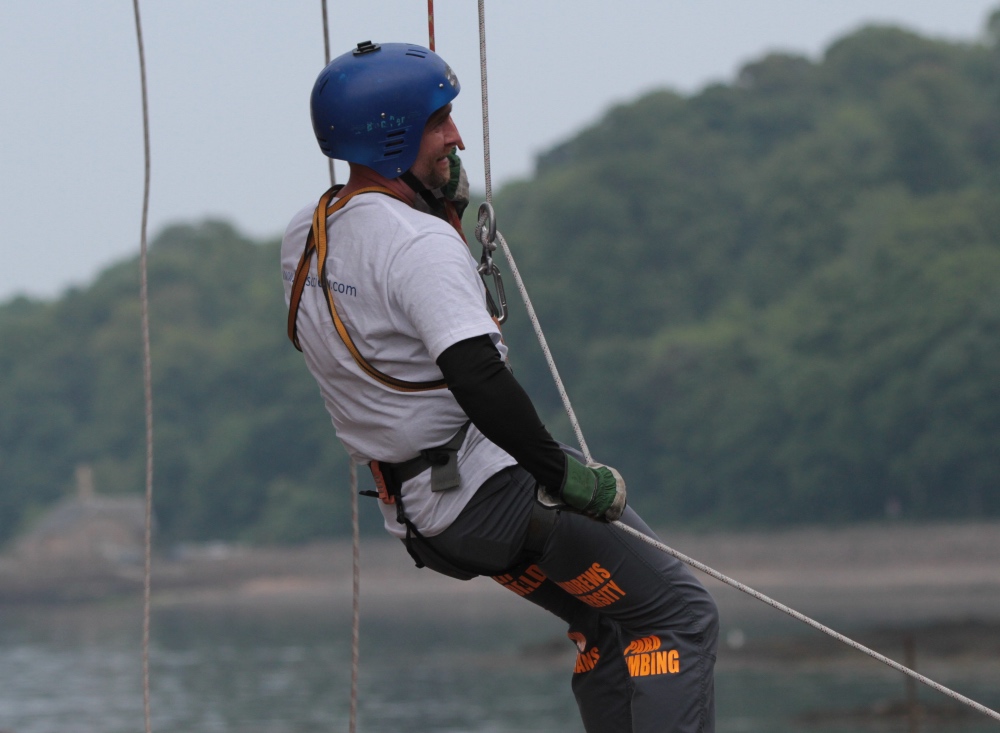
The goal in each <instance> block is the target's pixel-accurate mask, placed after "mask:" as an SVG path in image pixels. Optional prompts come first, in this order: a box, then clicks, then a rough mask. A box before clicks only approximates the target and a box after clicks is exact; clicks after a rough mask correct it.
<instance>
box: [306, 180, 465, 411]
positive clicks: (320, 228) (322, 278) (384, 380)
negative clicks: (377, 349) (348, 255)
mask: <svg viewBox="0 0 1000 733" xmlns="http://www.w3.org/2000/svg"><path fill="white" fill-rule="evenodd" d="M338 190H339V189H338V187H336V186H334V187H332V188H330V189H329V190H328V191H327V192H326V193H324V194H323V195H322V196H321V197H320V199H319V203H318V204H317V206H316V211H315V213H314V214H313V223H312V228H311V229H310V230H309V236H308V237H307V238H306V246H305V248H304V249H303V251H302V257H300V258H299V264H298V267H296V268H295V280H294V281H293V283H292V293H291V302H290V304H289V307H288V338H289V339H291V341H292V343H293V344H294V345H295V348H296V349H298V350H299V351H302V346H301V345H300V344H299V336H298V328H297V324H296V321H297V319H298V314H299V306H300V304H301V302H302V293H303V291H304V290H305V287H306V281H307V280H308V278H309V265H310V263H311V261H312V256H313V254H314V253H315V254H316V262H317V267H316V269H317V274H318V275H319V282H320V285H321V286H322V288H323V293H324V294H325V295H326V304H327V306H328V307H329V309H330V316H331V317H332V318H333V324H334V327H335V328H336V329H337V334H338V335H339V336H340V338H341V340H342V341H343V342H344V345H345V346H346V347H347V350H348V351H350V352H351V356H352V357H354V361H355V362H356V363H357V365H358V366H359V367H361V369H362V371H364V372H365V374H367V375H368V376H370V377H371V378H372V379H374V380H375V381H377V382H379V383H381V384H384V385H385V386H386V387H389V388H391V389H394V390H397V391H399V392H426V391H428V390H432V389H443V388H445V387H447V386H448V385H447V384H446V383H445V381H444V380H443V379H436V380H432V381H427V382H408V381H406V380H405V379H397V378H396V377H391V376H389V375H388V374H386V373H385V372H381V371H379V370H378V369H376V368H375V367H374V366H372V365H371V364H370V363H368V360H367V359H365V357H364V356H363V355H362V354H361V352H360V351H359V350H358V347H357V346H356V345H355V343H354V340H353V339H352V338H351V334H350V333H349V332H348V330H347V326H345V325H344V321H343V320H342V319H341V318H340V314H339V313H338V312H337V304H336V303H335V302H334V299H333V291H331V290H330V284H329V282H328V281H327V279H326V273H325V264H326V253H327V244H328V242H327V236H326V220H327V217H328V216H330V214H333V213H334V212H336V211H339V210H340V209H341V208H343V207H344V205H345V204H346V203H347V202H348V201H350V200H351V199H352V198H353V197H354V196H357V195H358V194H362V193H381V194H385V195H387V196H392V197H393V198H396V199H399V198H400V197H399V196H397V195H396V194H395V193H393V192H392V191H390V190H389V189H388V188H383V187H382V186H369V187H367V188H360V189H358V190H357V191H354V192H352V193H350V194H348V195H347V196H344V197H343V198H340V199H338V200H337V201H336V202H335V203H334V204H333V205H332V206H331V205H330V200H331V199H332V198H333V197H334V195H335V194H336V193H337V191H338ZM400 200H401V201H402V199H400Z"/></svg>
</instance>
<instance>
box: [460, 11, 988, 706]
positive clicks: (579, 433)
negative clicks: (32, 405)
mask: <svg viewBox="0 0 1000 733" xmlns="http://www.w3.org/2000/svg"><path fill="white" fill-rule="evenodd" d="M479 66H480V75H481V78H482V108H483V156H484V169H485V171H486V201H487V202H488V203H489V204H490V205H491V207H492V204H493V193H492V184H491V181H490V142H489V105H488V102H487V91H486V13H485V0H479ZM495 223H496V222H495V221H494V222H493V224H494V225H495ZM482 224H483V221H482V220H480V227H479V229H478V231H479V233H480V237H481V239H480V241H481V243H482V244H483V245H484V246H487V243H486V242H484V241H483V240H482V237H485V231H486V227H483V226H482ZM496 240H497V241H498V242H499V244H500V247H501V248H502V249H503V253H504V257H506V258H507V264H508V265H509V266H510V271H511V274H512V275H513V276H514V281H515V282H516V283H517V289H518V291H519V292H520V293H521V298H522V300H523V301H524V306H525V310H527V312H528V318H529V320H530V321H531V325H532V328H534V330H535V335H536V336H537V337H538V343H539V345H540V346H541V348H542V352H543V353H544V355H545V361H546V362H547V363H548V365H549V371H550V372H551V373H552V379H553V381H554V382H555V385H556V389H557V390H558V391H559V397H560V398H561V399H562V402H563V407H564V408H565V410H566V416H567V417H568V418H569V421H570V424H571V425H572V427H573V432H574V433H576V439H577V442H578V443H579V444H580V450H581V452H582V453H583V455H584V457H585V458H586V460H587V462H590V461H592V458H591V455H590V450H589V449H588V447H587V442H586V441H585V440H584V437H583V430H582V429H581V428H580V422H579V420H578V419H577V417H576V412H575V411H574V410H573V405H572V404H571V403H570V399H569V395H568V393H567V392H566V388H565V387H564V385H563V382H562V378H561V377H560V376H559V370H558V369H557V368H556V363H555V360H554V359H553V358H552V352H551V351H550V350H549V346H548V342H547V341H546V339H545V334H544V333H542V327H541V324H540V323H539V321H538V317H537V315H536V314H535V309H534V307H532V305H531V299H530V298H529V297H528V291H527V288H526V287H525V286H524V281H523V280H522V279H521V274H520V272H519V271H518V269H517V265H516V264H515V263H514V257H513V255H512V254H511V251H510V248H509V247H508V246H507V242H506V241H505V240H504V238H503V235H502V234H501V233H500V232H499V231H497V232H496ZM612 524H614V526H616V527H618V529H620V530H622V531H624V532H626V533H628V534H630V535H632V536H634V537H636V538H638V539H639V540H641V541H643V542H645V543H646V544H648V545H651V546H652V547H655V548H656V549H658V550H660V551H661V552H665V553H667V554H668V555H672V556H673V557H675V558H677V559H678V560H680V561H681V562H683V563H685V564H687V565H690V566H691V567H693V568H695V569H697V570H700V571H701V572H703V573H705V574H707V575H709V576H711V577H713V578H715V579H716V580H718V581H721V582H722V583H725V584H726V585H728V586H730V587H732V588H735V589H736V590H739V591H742V592H743V593H746V594H747V595H749V596H751V597H753V598H756V599H757V600H758V601H761V602H762V603H766V604H767V605H769V606H771V607H772V608H774V609H776V610H778V611H781V612H783V613H786V614H788V615H789V616H791V617H792V618H794V619H797V620H799V621H801V622H803V623H805V624H807V625H809V626H812V627H813V628H814V629H817V630H819V631H822V632H823V633H824V634H827V635H828V636H831V637H833V638H834V639H836V640H837V641H840V642H843V643H844V644H846V645H847V646H849V647H851V648H853V649H856V650H858V651H860V652H862V653H864V654H867V655H868V656H870V657H872V658H873V659H876V660H878V661H879V662H882V663H883V664H885V665H888V666H889V667H891V668H892V669H895V670H896V671H898V672H902V673H903V674H905V675H907V676H909V677H911V678H913V679H915V680H916V681H918V682H921V683H923V684H925V685H927V686H928V687H930V688H932V689H934V690H937V691H938V692H940V693H942V694H944V695H947V696H948V697H950V698H952V699H953V700H957V701H958V702H961V703H963V704H965V705H968V706H969V707H971V708H973V709H974V710H976V711H978V712H980V713H982V714H983V715H987V716H989V717H991V718H993V719H994V720H998V721H1000V713H998V712H996V711H995V710H992V709H990V708H988V707H986V706H985V705H983V704H981V703H978V702H976V701H975V700H972V699H970V698H968V697H966V696H965V695H962V694H960V693H958V692H955V691H954V690H951V689H949V688H947V687H945V686H944V685H941V684H939V683H937V682H935V681H934V680H932V679H930V678H928V677H925V676H924V675H922V674H919V673H917V672H915V671H914V670H912V669H910V668H909V667H906V666H904V665H902V664H900V663H899V662H895V661H893V660H892V659H889V658H888V657H886V656H884V655H882V654H879V653H878V652H876V651H874V650H872V649H869V648H868V647H866V646H864V645H863V644H860V643H858V642H856V641H854V640H853V639H850V638H848V637H846V636H844V635H843V634H841V633H838V632H836V631H834V630H833V629H831V628H829V627H827V626H824V625H823V624H821V623H819V622H818V621H815V620H813V619H811V618H809V617H808V616H806V615H804V614H802V613H799V612H798V611H796V610H795V609H793V608H790V607H788V606H786V605H784V604H782V603H779V602H778V601H775V600H774V599H772V598H769V597H768V596H766V595H764V594H763V593H760V592H759V591H756V590H754V589H753V588H750V587H749V586H747V585H744V584H743V583H741V582H739V581H738V580H734V579H733V578H730V577H728V576H727V575H724V574H722V573H720V572H719V571H718V570H714V569H713V568H710V567H709V566H708V565H705V564H704V563H702V562H699V561H698V560H695V559H694V558H691V557H688V556H687V555H685V554H683V553H681V552H678V551H677V550H674V549H673V548H671V547H668V546H667V545H665V544H663V543H662V542H659V541H658V540H655V539H654V538H652V537H649V536H648V535H645V534H643V533H642V532H639V531H638V530H636V529H633V528H632V527H629V526H628V525H627V524H624V523H623V522H621V521H616V522H612Z"/></svg>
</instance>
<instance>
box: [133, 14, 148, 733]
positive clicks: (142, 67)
mask: <svg viewBox="0 0 1000 733" xmlns="http://www.w3.org/2000/svg"><path fill="white" fill-rule="evenodd" d="M132 9H133V10H134V12H135V37H136V41H137V43H138V46H139V78H140V82H141V86H142V143H143V153H144V160H145V166H144V172H143V189H142V225H141V228H140V235H139V242H140V245H139V252H140V254H139V300H140V303H141V320H142V384H143V396H144V404H145V414H146V517H145V522H146V528H145V567H144V572H143V588H142V711H143V721H144V723H145V730H146V733H151V732H152V730H153V726H152V722H151V715H150V702H149V697H150V695H149V626H150V615H151V614H150V605H151V604H150V596H151V588H152V574H153V573H152V567H153V549H152V548H153V368H152V354H151V349H150V346H149V282H148V278H147V274H146V273H147V267H146V262H147V256H146V255H147V249H148V248H147V246H146V229H147V225H148V223H149V181H150V162H149V159H150V155H149V94H148V91H147V87H146V52H145V48H144V46H143V42H142V21H141V19H140V16H139V0H132Z"/></svg>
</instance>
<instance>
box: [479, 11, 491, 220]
mask: <svg viewBox="0 0 1000 733" xmlns="http://www.w3.org/2000/svg"><path fill="white" fill-rule="evenodd" d="M479 83H480V88H481V90H482V107H483V169H484V174H485V177H486V201H487V202H488V203H490V204H492V203H493V182H492V180H491V178H492V177H491V175H490V103H489V99H488V97H489V93H488V91H487V85H486V1H485V0H479Z"/></svg>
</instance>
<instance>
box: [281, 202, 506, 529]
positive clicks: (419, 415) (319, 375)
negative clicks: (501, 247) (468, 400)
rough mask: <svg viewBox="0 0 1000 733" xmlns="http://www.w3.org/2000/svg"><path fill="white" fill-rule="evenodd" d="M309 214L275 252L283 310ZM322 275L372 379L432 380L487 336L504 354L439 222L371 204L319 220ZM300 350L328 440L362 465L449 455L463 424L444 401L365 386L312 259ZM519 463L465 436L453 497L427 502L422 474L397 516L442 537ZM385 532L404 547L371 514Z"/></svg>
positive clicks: (463, 250)
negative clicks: (426, 452) (375, 373)
mask: <svg viewBox="0 0 1000 733" xmlns="http://www.w3.org/2000/svg"><path fill="white" fill-rule="evenodd" d="M314 208H315V206H314V205H310V206H307V207H306V208H304V209H302V210H301V211H300V212H299V213H298V214H296V215H295V217H294V218H293V219H292V221H291V223H290V224H289V225H288V228H287V229H286V231H285V236H284V239H283V240H282V244H281V268H282V277H283V279H284V282H285V302H286V303H288V302H289V300H290V294H291V287H292V282H293V280H294V278H295V269H296V266H297V265H298V262H299V258H300V257H301V255H302V250H303V247H304V246H305V241H306V237H307V235H308V234H309V229H310V227H311V226H312V216H313V211H314ZM327 232H328V235H329V247H328V252H327V261H326V273H327V278H328V281H329V282H330V287H331V291H332V292H333V297H334V301H335V303H336V305H337V312H338V313H339V314H340V317H341V320H343V321H344V323H345V325H346V326H347V329H348V331H349V332H350V334H351V337H352V338H353V340H354V343H355V345H356V346H357V348H358V350H359V351H360V352H361V354H362V355H363V356H364V357H365V359H367V360H368V362H369V363H370V364H371V365H372V366H374V367H375V368H376V369H378V370H380V371H382V372H384V373H385V374H388V375H389V376H392V377H395V378H397V379H405V380H407V381H430V380H436V379H441V378H442V375H441V370H440V369H438V367H437V364H436V363H435V360H436V359H437V358H438V356H440V355H441V352H443V351H444V350H445V349H447V348H448V347H449V346H451V345H452V344H455V343H457V342H459V341H462V340H464V339H468V338H472V337H474V336H482V335H484V334H489V335H490V336H491V337H492V339H493V342H494V343H495V344H496V346H497V349H498V351H499V352H500V355H501V357H503V358H506V351H507V349H506V346H504V344H503V343H502V342H501V340H500V332H499V329H498V328H497V326H496V324H495V323H494V322H493V319H492V318H491V317H490V315H489V313H488V312H487V310H486V306H485V291H484V287H483V283H482V281H481V279H480V278H479V275H478V273H477V272H476V261H475V260H474V259H473V257H472V255H471V253H470V252H469V249H468V247H467V246H466V244H465V242H463V241H462V239H461V238H460V237H459V236H458V234H457V233H456V232H455V230H454V229H453V228H452V227H451V226H450V225H449V224H447V223H446V222H444V221H442V220H440V219H438V218H436V217H434V216H430V215H428V214H424V213H421V212H418V211H416V210H414V209H412V208H411V207H409V206H408V205H406V204H405V203H403V202H402V201H399V200H397V199H395V198H393V197H390V196H386V195H384V194H379V193H365V194H360V195H358V196H355V197H354V198H353V199H351V200H350V201H348V202H347V204H346V205H345V206H344V207H343V208H342V209H340V210H339V211H337V212H335V213H333V214H332V215H331V216H330V217H329V218H328V220H327ZM297 325H298V335H299V343H300V344H301V346H302V351H303V354H304V355H305V359H306V364H307V366H308V367H309V371H310V372H312V374H313V376H314V377H315V378H316V381H317V383H318V384H319V388H320V393H321V394H322V395H323V400H324V402H325V403H326V409H327V411H328V412H329V413H330V417H331V419H332V421H333V426H334V428H335V429H336V432H337V437H338V438H340V440H341V442H342V443H343V444H344V447H345V448H346V449H347V452H348V453H349V454H350V455H351V457H352V458H353V459H354V460H355V461H357V462H358V463H360V464H367V463H368V462H369V461H371V460H379V461H386V462H390V463H399V462H401V461H405V460H408V459H410V458H414V457H415V456H417V455H418V454H419V452H420V451H421V450H422V449H425V448H432V447H435V446H439V445H443V444H444V443H447V442H448V440H450V439H451V438H452V436H454V435H455V433H457V432H458V431H459V430H460V429H461V427H462V425H464V424H465V422H466V421H467V420H468V417H467V416H466V414H465V412H463V410H462V408H461V407H459V405H458V403H457V402H456V401H455V398H454V397H452V394H451V392H450V391H449V390H447V389H437V390H430V391H426V392H400V391H397V390H394V389H392V388H390V387H386V386H384V385H383V384H381V383H380V382H378V381H376V380H375V379H373V378H372V377H369V376H368V375H366V374H365V373H364V372H363V371H362V369H361V367H359V366H358V364H357V363H356V362H355V361H354V358H353V357H352V356H351V354H350V352H349V351H348V350H347V347H346V346H345V345H344V343H343V341H342V340H341V338H340V336H339V335H338V334H337V331H336V328H335V327H334V324H333V319H332V318H331V316H330V312H329V309H328V307H327V303H326V299H325V296H324V294H323V289H322V288H321V287H320V285H319V281H318V280H317V270H316V257H315V255H314V256H313V261H312V264H311V266H310V278H309V280H308V281H307V286H306V287H305V288H304V292H303V294H302V301H301V305H300V307H299V315H298V321H297ZM514 463H516V461H515V460H514V459H513V458H512V457H511V456H510V455H509V454H507V453H506V452H505V451H503V450H502V449H500V448H499V447H497V446H496V445H494V444H493V443H491V442H490V441H488V440H487V439H486V438H485V437H483V435H482V433H480V432H479V431H478V430H477V429H476V427H475V426H474V425H470V426H469V431H468V434H467V435H466V439H465V443H464V445H463V446H462V448H461V450H460V451H459V453H458V468H459V475H460V477H461V485H460V486H459V487H458V488H457V489H453V490H451V491H439V492H432V491H431V490H430V471H425V472H424V473H422V474H420V475H419V476H417V477H415V478H413V479H411V480H409V481H407V482H406V483H404V484H403V503H404V504H405V506H406V515H407V517H408V518H409V519H410V521H412V522H413V523H414V524H415V525H416V526H417V528H418V529H419V530H420V532H421V533H423V534H426V535H427V536H433V535H435V534H439V533H441V532H443V531H444V530H445V529H446V528H447V527H448V526H449V525H450V524H451V523H452V521H454V519H455V517H457V516H458V514H459V512H461V510H462V509H463V508H464V507H465V505H466V504H467V503H468V501H469V499H471V498H472V495H473V494H474V493H475V491H476V489H477V488H478V487H479V486H480V485H481V484H482V483H483V481H485V480H486V479H487V478H489V477H490V476H492V475H493V474H494V473H496V472H497V471H499V470H501V469H502V468H504V467H506V466H510V465H513V464H514ZM379 506H380V507H381V509H382V513H383V515H384V517H385V526H386V529H387V530H388V531H389V532H390V533H392V534H394V535H396V536H399V537H401V536H403V535H404V534H405V531H406V530H405V527H404V526H403V525H401V524H399V523H398V522H397V521H396V512H395V508H394V507H392V506H386V505H384V504H382V503H381V502H379Z"/></svg>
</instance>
